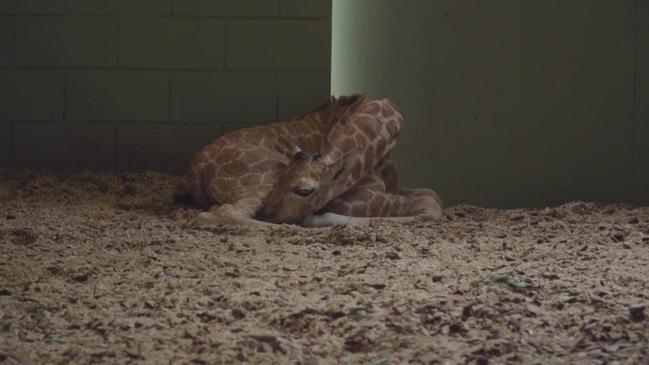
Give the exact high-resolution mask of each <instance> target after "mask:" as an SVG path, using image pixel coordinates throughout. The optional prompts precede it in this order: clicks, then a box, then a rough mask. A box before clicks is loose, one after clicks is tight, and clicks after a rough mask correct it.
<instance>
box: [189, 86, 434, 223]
mask: <svg viewBox="0 0 649 365" xmlns="http://www.w3.org/2000/svg"><path fill="white" fill-rule="evenodd" d="M402 126H403V118H402V116H401V114H400V113H399V111H398V110H397V109H396V106H395V105H394V104H393V103H391V102H390V101H388V100H385V99H383V100H374V101H369V102H367V101H365V98H364V97H363V96H362V95H352V96H349V97H341V98H339V99H336V98H331V100H330V101H329V102H328V103H327V104H325V105H323V106H322V107H320V108H318V109H316V110H315V111H313V112H311V113H307V114H305V115H303V116H301V117H298V118H295V119H293V120H291V121H288V122H282V123H273V124H269V125H265V126H259V127H254V128H249V129H243V130H240V131H236V132H232V133H229V134H226V135H224V136H222V137H219V138H217V139H216V140H215V141H214V142H213V143H212V144H210V145H209V146H207V147H205V148H204V149H203V151H201V152H200V153H198V154H197V155H196V156H195V157H194V160H193V161H192V163H191V166H190V171H189V176H190V186H191V191H192V195H193V197H194V200H196V201H197V202H199V203H201V204H202V205H203V206H211V208H210V211H209V212H206V213H202V214H201V216H200V217H199V219H200V220H201V221H203V222H205V223H223V224H255V225H257V224H267V223H265V222H262V221H261V220H263V221H266V222H273V223H285V222H293V223H301V222H303V223H305V224H307V225H311V226H322V225H330V224H337V222H340V221H342V220H346V221H345V222H346V223H350V224H364V223H366V222H368V220H367V219H365V220H364V219H351V218H352V217H390V219H391V220H394V221H409V220H412V219H411V218H413V217H417V218H418V219H421V218H423V219H436V218H439V217H440V216H441V202H439V198H438V197H437V195H436V194H435V193H434V192H433V191H432V190H428V189H419V190H413V191H402V190H398V188H397V185H398V180H397V175H396V168H394V164H393V163H392V162H391V161H389V160H388V159H387V155H388V153H389V152H390V150H391V149H392V148H393V147H394V145H395V143H396V139H397V137H398V135H399V132H400V130H401V128H402ZM300 151H302V152H300ZM306 151H308V152H306ZM296 152H299V153H296ZM305 192H306V193H305ZM315 212H319V213H326V214H329V215H319V216H314V215H313V214H314V213H315ZM331 217H334V218H335V219H333V220H332V219H329V218H331ZM255 218H257V219H255ZM305 218H307V219H306V220H305ZM348 218H349V219H348Z"/></svg>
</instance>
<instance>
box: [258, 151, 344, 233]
mask: <svg viewBox="0 0 649 365" xmlns="http://www.w3.org/2000/svg"><path fill="white" fill-rule="evenodd" d="M338 165H339V163H336V162H335V161H333V160H332V159H331V158H330V157H329V156H327V155H325V156H323V155H319V154H314V153H311V152H309V151H303V150H298V151H297V152H296V153H295V155H294V156H293V159H292V160H291V162H290V163H289V164H288V166H287V168H286V169H285V170H284V171H283V173H282V174H281V176H280V177H279V179H278V181H277V183H276V184H275V188H274V190H273V191H272V192H271V193H270V194H269V195H268V196H267V197H266V200H265V202H264V209H263V211H262V212H261V214H262V215H263V216H264V218H265V219H266V220H268V221H271V222H274V223H298V222H299V221H301V219H302V218H303V217H305V216H307V215H309V214H311V213H313V212H315V211H317V210H319V209H320V208H322V207H323V206H324V205H325V204H326V203H327V202H328V201H329V200H331V198H332V197H330V196H329V195H330V192H331V186H332V184H333V183H334V181H335V178H336V173H337V171H339V170H340V169H341V166H338Z"/></svg>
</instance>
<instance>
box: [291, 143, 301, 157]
mask: <svg viewBox="0 0 649 365" xmlns="http://www.w3.org/2000/svg"><path fill="white" fill-rule="evenodd" d="M292 152H293V155H297V154H298V153H300V152H302V149H301V148H300V147H298V145H296V144H294V145H293V151H292Z"/></svg>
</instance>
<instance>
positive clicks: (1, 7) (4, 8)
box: [0, 0, 13, 15]
mask: <svg viewBox="0 0 649 365" xmlns="http://www.w3.org/2000/svg"><path fill="white" fill-rule="evenodd" d="M10 5H11V4H10V3H9V0H0V14H1V15H7V14H13V11H12V10H11V6H10Z"/></svg>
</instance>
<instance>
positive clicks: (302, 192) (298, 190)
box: [293, 188, 315, 198]
mask: <svg viewBox="0 0 649 365" xmlns="http://www.w3.org/2000/svg"><path fill="white" fill-rule="evenodd" d="M314 191H315V189H314V188H296V189H295V190H293V193H295V194H296V195H299V196H302V197H305V198H306V197H307V196H309V195H311V194H313V192H314Z"/></svg>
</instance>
